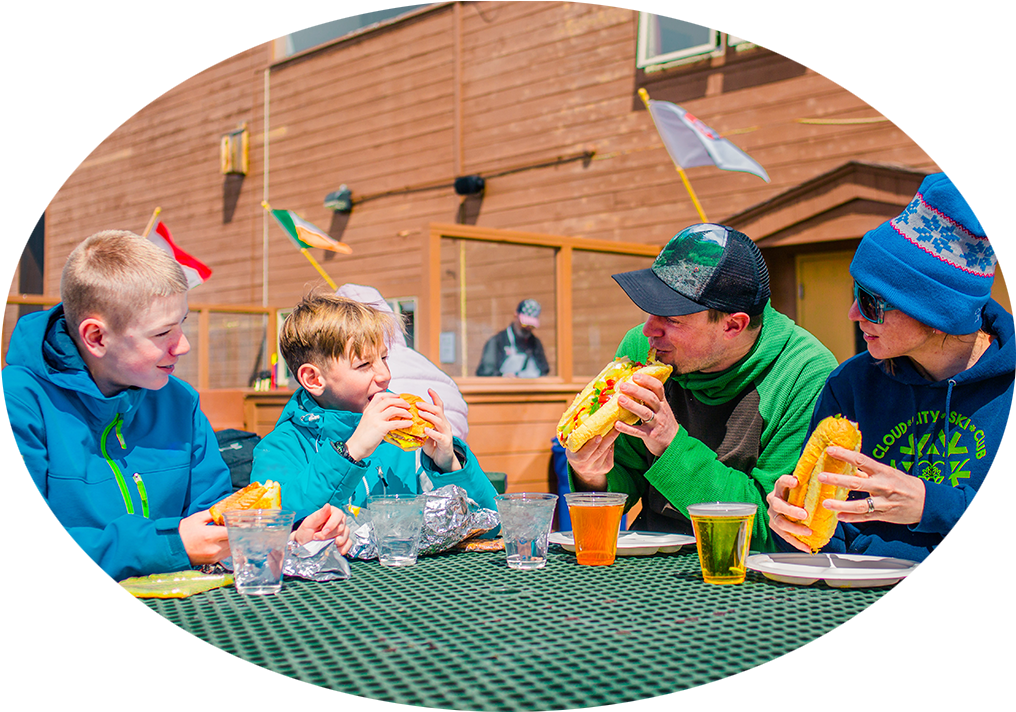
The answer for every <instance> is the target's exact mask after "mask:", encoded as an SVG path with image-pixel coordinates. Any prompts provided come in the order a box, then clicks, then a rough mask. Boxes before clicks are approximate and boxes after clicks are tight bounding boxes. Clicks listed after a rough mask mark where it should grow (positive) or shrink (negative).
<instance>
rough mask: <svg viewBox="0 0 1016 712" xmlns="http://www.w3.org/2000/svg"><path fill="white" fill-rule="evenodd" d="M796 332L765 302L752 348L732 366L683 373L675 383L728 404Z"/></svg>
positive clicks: (708, 401) (699, 396)
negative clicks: (760, 325) (712, 370)
mask: <svg viewBox="0 0 1016 712" xmlns="http://www.w3.org/2000/svg"><path fill="white" fill-rule="evenodd" d="M793 332H794V322H793V321H792V320H791V319H790V318H789V317H787V316H785V315H783V314H781V313H780V312H778V311H776V310H775V309H774V308H773V306H772V304H771V303H767V304H766V308H765V312H764V316H763V317H762V327H761V328H760V329H759V335H758V338H757V339H756V340H755V344H754V345H753V346H752V347H751V350H750V351H749V352H748V353H747V354H746V355H745V356H744V358H742V359H741V360H740V361H738V362H737V363H735V364H734V365H733V366H731V367H730V368H728V369H726V370H724V371H719V372H716V373H702V372H695V373H684V374H679V375H676V376H674V377H673V380H674V382H675V383H676V384H677V385H679V386H681V388H684V389H685V390H688V391H692V392H694V393H695V397H696V398H697V399H698V400H700V401H702V402H703V403H706V404H712V405H715V404H717V403H725V402H727V401H729V400H730V399H731V398H733V397H734V396H735V395H737V394H738V393H740V392H741V391H742V390H744V389H745V388H746V387H747V386H748V384H750V383H752V382H754V381H755V380H756V379H758V378H760V377H761V376H762V375H763V374H764V373H765V372H766V371H767V370H768V369H769V367H770V366H771V365H772V364H773V362H774V361H775V360H776V359H777V358H778V357H779V355H780V353H781V352H782V351H783V349H784V347H786V345H787V342H788V341H789V340H790V337H791V336H792V335H793Z"/></svg>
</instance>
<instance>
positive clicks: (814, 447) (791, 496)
mask: <svg viewBox="0 0 1016 712" xmlns="http://www.w3.org/2000/svg"><path fill="white" fill-rule="evenodd" d="M830 445H838V446H840V447H843V448H846V449H847V450H853V451H854V452H860V451H861V431H860V430H858V428H857V423H855V422H853V421H850V420H847V419H846V418H844V417H843V416H840V415H830V416H829V417H828V418H824V419H823V420H822V421H821V422H820V423H819V424H818V425H817V426H816V427H815V432H813V433H812V434H811V437H810V438H808V442H807V444H805V446H804V450H803V451H802V453H801V459H800V460H798V462H797V467H795V468H794V477H796V478H797V487H795V488H794V489H792V490H790V492H789V493H788V494H787V502H789V503H790V504H792V505H794V506H795V507H802V508H804V509H806V510H808V516H807V517H805V518H804V519H802V520H796V519H795V520H793V521H800V522H801V523H802V524H804V525H805V526H806V527H808V528H809V529H811V531H812V533H811V535H810V536H806V537H795V538H796V539H798V540H800V541H801V542H803V543H805V544H807V545H808V546H809V547H811V551H812V553H815V552H817V551H818V550H819V549H821V548H822V547H823V546H825V545H826V544H828V543H829V540H830V539H832V537H833V533H834V532H835V531H836V522H837V514H836V512H832V511H829V510H828V509H826V508H825V507H823V506H822V501H823V500H826V499H836V500H839V501H841V502H842V501H843V500H845V499H846V498H847V494H848V493H849V492H850V490H848V489H847V488H846V487H835V486H833V485H830V484H825V483H823V482H820V481H819V479H818V474H819V473H820V472H831V473H834V474H839V475H854V476H857V477H866V476H867V475H865V474H864V473H863V472H860V471H859V470H858V469H857V468H856V467H854V466H853V465H851V464H849V463H846V462H843V460H837V459H836V458H833V457H830V456H828V455H826V448H827V447H829V446H830Z"/></svg>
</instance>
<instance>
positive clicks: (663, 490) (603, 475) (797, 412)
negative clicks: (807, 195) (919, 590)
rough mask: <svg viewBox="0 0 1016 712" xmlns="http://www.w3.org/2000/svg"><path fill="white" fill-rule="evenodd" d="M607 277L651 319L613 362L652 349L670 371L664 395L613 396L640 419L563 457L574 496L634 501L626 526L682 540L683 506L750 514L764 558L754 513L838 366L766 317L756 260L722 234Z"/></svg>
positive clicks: (784, 324)
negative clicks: (731, 505)
mask: <svg viewBox="0 0 1016 712" xmlns="http://www.w3.org/2000/svg"><path fill="white" fill-rule="evenodd" d="M613 278H614V280H615V281H616V282H617V283H618V284H619V285H620V286H621V288H622V289H624V291H625V293H626V294H627V295H628V298H629V299H631V300H632V301H633V302H635V304H636V305H637V306H638V307H639V308H640V309H642V311H644V312H646V313H647V314H648V315H649V316H648V318H647V319H646V321H645V323H644V324H642V325H641V326H636V327H634V328H633V329H631V330H630V331H629V332H628V334H627V335H626V336H625V337H624V339H623V340H622V341H621V345H620V346H619V347H618V349H617V355H618V356H628V357H629V358H631V359H632V360H633V361H638V362H642V363H645V361H646V357H647V355H648V353H649V350H650V348H652V349H655V350H656V358H657V359H658V360H660V361H662V362H663V363H666V364H670V365H671V366H673V367H674V371H673V373H672V374H671V376H670V378H669V379H668V380H667V382H666V385H664V384H662V383H660V381H659V380H658V379H656V378H652V377H646V376H637V377H636V379H637V380H636V382H635V383H624V384H621V386H620V391H621V392H622V393H623V396H622V397H621V398H620V401H619V402H620V405H621V407H622V408H625V409H626V410H629V411H631V412H632V413H634V414H635V415H637V416H639V417H640V418H641V419H642V420H641V422H638V423H635V424H634V425H628V424H627V423H624V422H621V421H618V422H617V424H616V425H615V426H614V427H615V429H614V430H612V431H611V432H610V433H609V434H607V435H604V436H597V437H595V438H593V439H592V440H590V441H589V442H588V443H586V444H585V445H584V446H583V447H582V448H580V449H579V450H578V452H571V451H569V452H567V457H568V462H569V465H570V468H571V471H572V473H573V478H572V479H573V487H572V489H587V490H610V491H612V492H625V493H627V494H628V507H631V506H632V505H634V504H635V502H637V501H638V500H639V499H640V498H641V500H642V510H641V512H640V513H639V515H638V517H637V518H636V519H635V521H634V523H633V525H632V526H631V527H629V528H632V529H637V530H645V531H665V532H673V533H678V534H691V533H692V527H691V521H690V520H689V518H688V505H690V504H697V503H700V502H712V501H726V502H748V503H753V504H756V505H758V506H759V507H760V511H759V512H758V516H756V517H755V527H754V530H753V534H752V547H754V548H757V549H759V550H762V551H768V550H771V549H772V548H773V546H774V544H773V542H772V535H771V533H770V532H769V527H768V523H767V522H766V521H765V518H764V517H763V516H762V511H761V508H763V507H764V506H765V501H766V495H767V494H768V493H769V492H770V491H771V490H772V488H773V483H775V482H776V480H777V478H778V477H779V476H780V475H781V474H783V473H785V472H787V471H788V468H790V469H793V466H794V463H796V462H797V458H798V455H799V454H800V452H801V447H802V445H803V444H804V441H805V439H806V438H807V435H808V433H807V431H806V428H807V424H808V419H809V417H810V415H811V412H812V410H813V409H814V407H815V400H816V399H817V398H818V394H819V392H820V391H821V390H822V386H823V385H824V384H825V380H826V377H827V376H828V375H829V373H830V372H831V371H832V370H833V368H835V367H836V359H835V357H834V356H833V355H832V354H831V353H830V352H829V349H827V348H826V347H825V346H823V345H822V344H821V343H819V341H818V339H816V338H815V337H814V336H813V335H811V334H810V333H808V332H807V331H805V330H804V329H802V328H801V327H799V326H797V325H796V324H794V322H793V321H791V320H790V319H789V318H788V317H786V316H784V315H783V314H781V313H780V312H778V311H776V310H775V309H774V308H773V306H772V304H771V303H770V301H769V271H768V268H767V267H766V263H765V260H764V259H763V258H762V253H761V251H760V250H759V249H758V246H756V245H755V243H754V242H753V241H752V240H751V238H749V237H748V236H747V235H745V234H744V233H742V232H739V231H737V230H734V229H733V228H730V227H726V226H724V225H715V224H709V223H707V224H701V225H692V226H690V227H687V228H685V229H684V230H681V232H679V233H678V234H677V235H675V236H674V237H673V238H672V239H671V240H670V242H669V243H667V245H666V247H664V248H663V250H662V251H661V252H660V254H659V255H658V256H657V258H656V260H655V261H654V262H653V265H652V267H650V268H649V269H644V270H636V271H634V272H624V273H621V274H615V275H613Z"/></svg>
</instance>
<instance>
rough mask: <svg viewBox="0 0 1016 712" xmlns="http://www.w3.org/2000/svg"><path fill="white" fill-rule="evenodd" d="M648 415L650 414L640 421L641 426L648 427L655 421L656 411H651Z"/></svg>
mask: <svg viewBox="0 0 1016 712" xmlns="http://www.w3.org/2000/svg"><path fill="white" fill-rule="evenodd" d="M650 413H651V415H650V416H649V417H648V418H643V419H642V424H643V425H649V424H650V423H652V422H653V420H655V418H656V411H655V410H651V411H650Z"/></svg>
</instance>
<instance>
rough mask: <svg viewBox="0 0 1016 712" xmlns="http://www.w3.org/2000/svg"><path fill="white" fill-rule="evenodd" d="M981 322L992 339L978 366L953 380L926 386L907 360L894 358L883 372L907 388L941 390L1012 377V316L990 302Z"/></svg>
mask: <svg viewBox="0 0 1016 712" xmlns="http://www.w3.org/2000/svg"><path fill="white" fill-rule="evenodd" d="M981 320H982V326H981V328H982V329H983V330H984V331H986V332H988V333H989V334H991V335H992V336H993V337H994V339H993V340H992V342H991V344H990V345H989V346H988V348H987V350H985V352H984V353H983V354H982V355H981V357H980V358H979V359H978V360H977V363H975V364H974V365H973V366H971V367H970V368H968V369H967V370H966V371H962V372H960V373H957V374H956V375H955V376H953V377H952V378H946V379H943V380H941V381H936V382H930V383H929V382H928V380H927V379H926V378H924V376H922V375H921V374H920V373H918V371H917V369H916V368H914V365H913V362H912V361H911V360H910V359H909V358H899V359H894V360H893V367H892V369H891V370H890V369H889V368H888V367H887V365H886V364H885V363H882V364H881V368H882V371H883V372H884V373H885V375H886V376H887V377H889V378H891V379H893V380H895V381H899V382H900V383H902V384H905V385H908V386H913V385H919V386H924V387H927V388H942V389H948V388H949V386H950V385H951V386H953V387H955V386H965V385H969V384H972V383H978V382H980V381H984V380H987V379H989V378H995V377H996V376H1003V375H1006V374H1011V373H1012V372H1013V366H1014V364H1016V340H1014V328H1013V317H1012V315H1011V314H1010V313H1009V312H1007V311H1006V310H1005V309H1003V308H1002V306H1001V305H1000V304H999V303H998V302H996V301H995V300H994V299H992V300H989V301H988V303H987V304H986V305H985V307H984V311H983V312H982V315H981Z"/></svg>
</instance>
